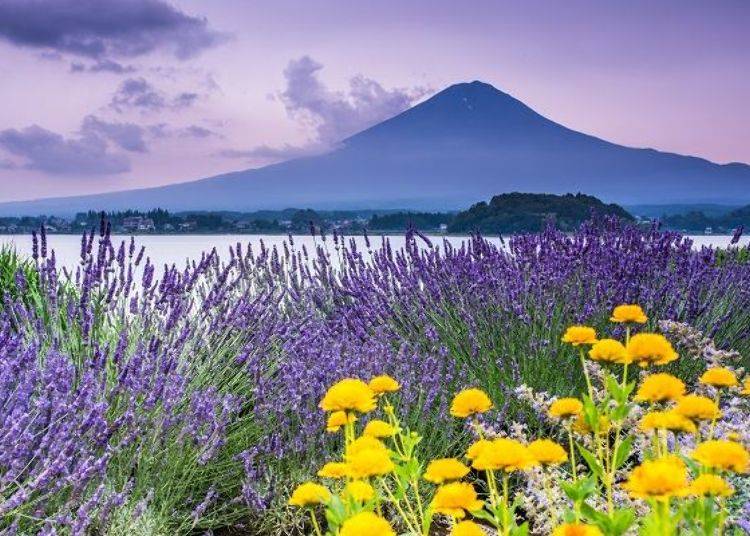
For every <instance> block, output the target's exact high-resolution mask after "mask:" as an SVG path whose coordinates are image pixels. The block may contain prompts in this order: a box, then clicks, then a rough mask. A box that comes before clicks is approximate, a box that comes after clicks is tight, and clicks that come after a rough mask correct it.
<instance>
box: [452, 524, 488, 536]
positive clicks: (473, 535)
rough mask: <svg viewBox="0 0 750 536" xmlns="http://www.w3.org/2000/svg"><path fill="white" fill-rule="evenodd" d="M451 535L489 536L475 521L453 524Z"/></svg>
mask: <svg viewBox="0 0 750 536" xmlns="http://www.w3.org/2000/svg"><path fill="white" fill-rule="evenodd" d="M451 536H487V535H486V533H485V532H484V531H483V530H482V529H481V528H480V527H479V525H477V524H476V523H474V522H473V521H460V522H459V523H456V524H455V525H453V528H452V529H451Z"/></svg>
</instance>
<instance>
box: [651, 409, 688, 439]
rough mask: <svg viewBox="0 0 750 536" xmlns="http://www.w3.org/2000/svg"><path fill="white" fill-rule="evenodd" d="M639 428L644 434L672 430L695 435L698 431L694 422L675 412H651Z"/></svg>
mask: <svg viewBox="0 0 750 536" xmlns="http://www.w3.org/2000/svg"><path fill="white" fill-rule="evenodd" d="M639 426H640V429H641V430H643V431H644V432H650V431H652V430H672V431H673V432H687V433H690V434H693V433H695V431H696V427H695V424H694V423H693V421H691V420H690V419H688V418H687V417H684V416H682V415H680V414H679V413H677V412H675V411H650V412H648V413H646V414H645V415H644V416H643V417H642V418H641V422H640V424H639Z"/></svg>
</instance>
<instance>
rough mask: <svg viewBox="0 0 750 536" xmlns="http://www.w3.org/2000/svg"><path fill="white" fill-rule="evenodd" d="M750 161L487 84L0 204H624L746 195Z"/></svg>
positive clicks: (39, 207) (46, 208)
mask: <svg viewBox="0 0 750 536" xmlns="http://www.w3.org/2000/svg"><path fill="white" fill-rule="evenodd" d="M748 186H750V166H747V165H745V164H727V165H719V164H714V163H712V162H709V161H707V160H704V159H701V158H696V157H690V156H682V155H677V154H672V153H664V152H659V151H655V150H653V149H635V148H630V147H623V146H620V145H616V144H613V143H609V142H607V141H604V140H601V139H599V138H596V137H593V136H589V135H586V134H582V133H579V132H576V131H573V130H571V129H569V128H566V127H563V126H562V125H559V124H557V123H555V122H553V121H550V120H548V119H546V118H544V117H542V116H541V115H539V114H537V113H536V112H534V111H533V110H532V109H531V108H529V107H528V106H526V105H524V104H523V103H522V102H520V101H518V100H516V99H515V98H513V97H511V96H510V95H507V94H505V93H503V92H501V91H499V90H497V89H496V88H494V87H492V86H490V85H488V84H484V83H482V82H471V83H465V84H457V85H454V86H451V87H449V88H447V89H445V90H443V91H442V92H440V93H438V94H436V95H435V96H433V97H432V98H430V99H428V100H427V101H425V102H423V103H421V104H419V105H417V106H415V107H413V108H411V109H409V110H407V111H405V112H403V113H401V114H399V115H398V116H396V117H393V118H391V119H388V120H386V121H384V122H382V123H380V124H377V125H375V126H373V127H371V128H369V129H367V130H365V131H363V132H360V133H359V134H356V135H354V136H352V137H350V138H348V139H347V140H344V141H343V142H342V143H341V144H340V146H339V147H338V148H336V149H335V150H333V151H332V152H330V153H328V154H324V155H319V156H312V157H306V158H300V159H297V160H292V161H288V162H284V163H281V164H275V165H271V166H267V167H264V168H261V169H255V170H246V171H239V172H235V173H228V174H225V175H219V176H216V177H211V178H208V179H203V180H199V181H194V182H188V183H181V184H175V185H170V186H165V187H160V188H149V189H143V190H131V191H127V192H117V193H112V194H103V195H94V196H82V197H72V198H64V199H46V200H38V201H32V202H19V203H6V204H0V214H18V213H36V214H38V213H48V214H51V213H55V214H58V213H71V212H75V211H79V210H84V209H126V208H141V209H145V208H153V207H162V208H167V209H170V210H189V209H211V210H219V209H221V210H255V209H263V208H268V209H276V208H284V207H289V206H310V207H315V208H357V207H372V208H387V207H408V208H418V209H447V208H461V207H465V206H467V205H469V204H471V203H473V202H475V201H477V200H479V199H484V198H489V197H491V196H492V195H495V194H498V193H502V192H510V191H523V192H540V193H566V192H584V193H587V194H591V195H596V196H598V197H600V198H602V199H605V200H607V201H615V202H618V203H631V204H634V203H641V204H643V203H649V204H653V203H677V202H681V203H690V202H709V201H710V202H722V201H730V200H731V201H732V202H737V201H740V202H741V201H750V188H748Z"/></svg>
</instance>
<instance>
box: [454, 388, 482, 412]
mask: <svg viewBox="0 0 750 536" xmlns="http://www.w3.org/2000/svg"><path fill="white" fill-rule="evenodd" d="M491 409H492V401H491V400H490V397H489V396H487V394H486V393H485V392H484V391H482V390H481V389H465V390H463V391H461V392H460V393H458V394H457V395H456V396H455V398H454V399H453V403H452V404H451V415H453V416H454V417H462V418H465V417H470V416H471V415H475V414H477V413H485V412H487V411H489V410H491Z"/></svg>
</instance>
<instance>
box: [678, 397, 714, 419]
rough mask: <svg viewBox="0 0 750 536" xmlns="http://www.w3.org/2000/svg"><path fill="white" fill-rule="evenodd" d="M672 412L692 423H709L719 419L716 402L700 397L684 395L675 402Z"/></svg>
mask: <svg viewBox="0 0 750 536" xmlns="http://www.w3.org/2000/svg"><path fill="white" fill-rule="evenodd" d="M674 411H675V412H676V413H678V414H679V415H682V416H683V417H687V418H688V419H692V420H694V421H710V420H713V419H718V418H719V417H721V410H720V409H719V406H718V405H716V402H714V401H713V400H711V399H710V398H707V397H705V396H701V395H685V396H683V397H682V398H680V399H679V400H678V401H677V405H676V406H675V408H674Z"/></svg>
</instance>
